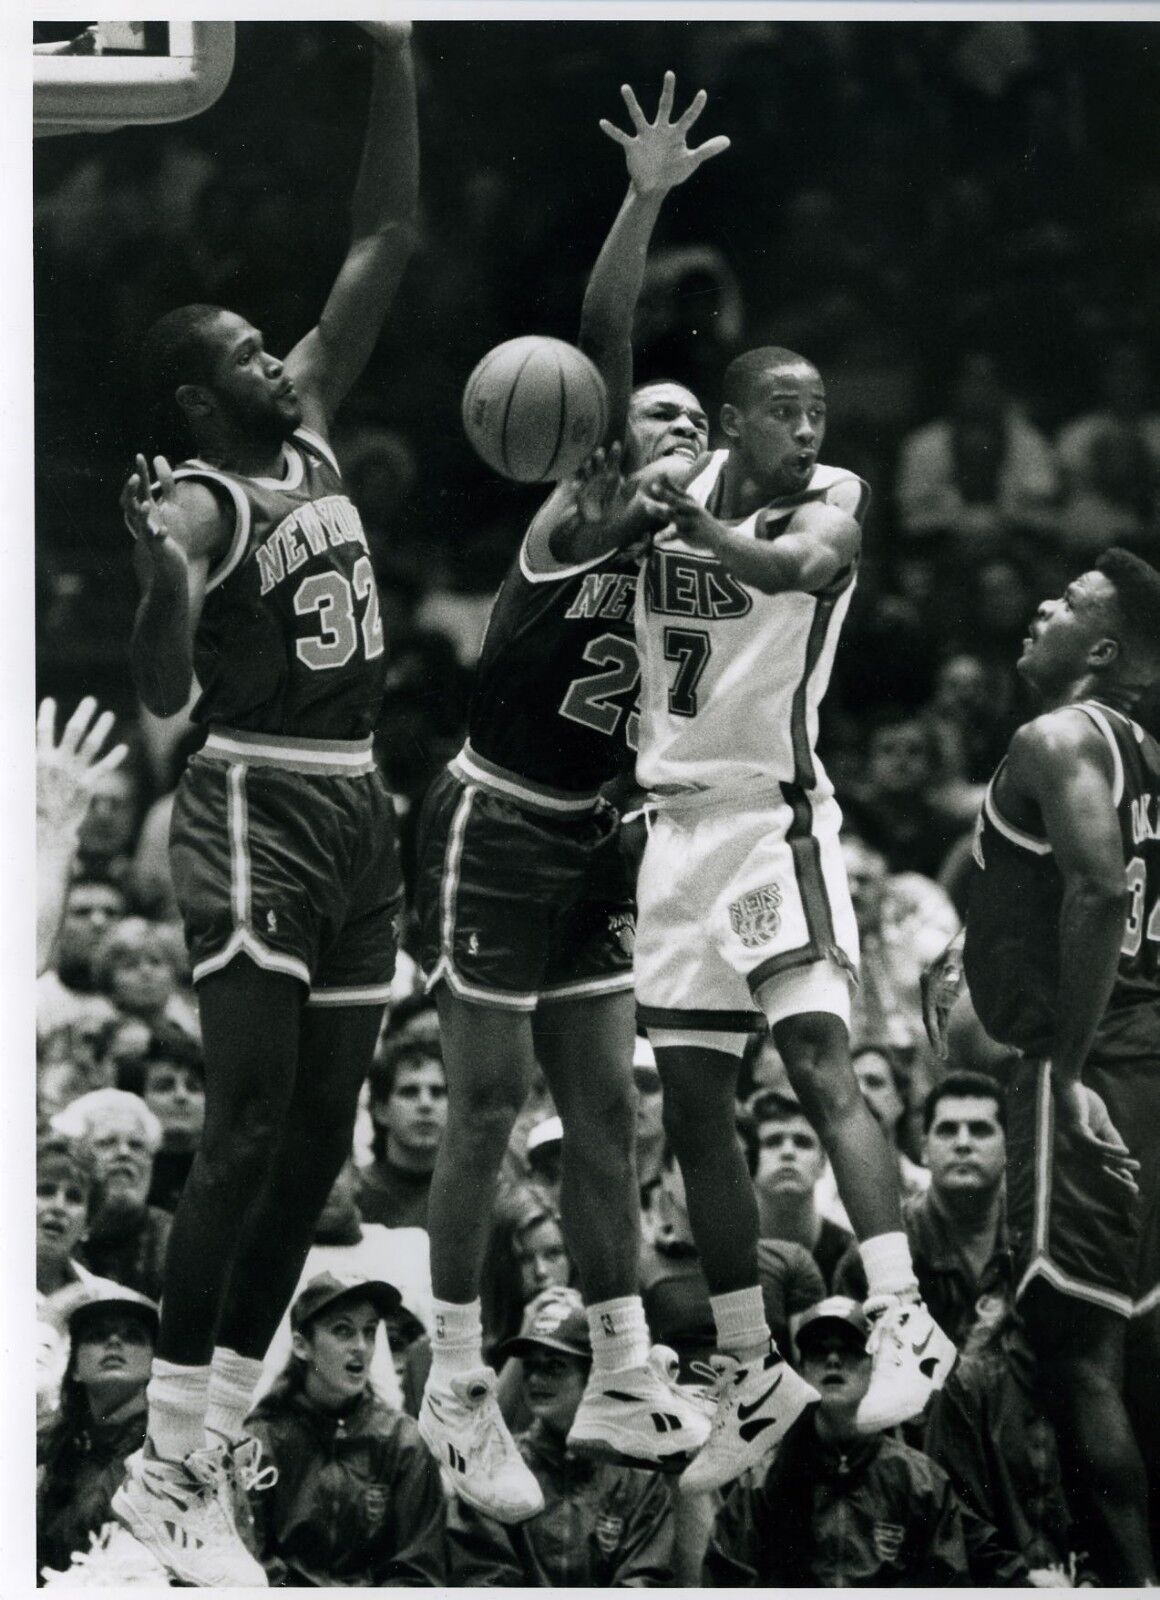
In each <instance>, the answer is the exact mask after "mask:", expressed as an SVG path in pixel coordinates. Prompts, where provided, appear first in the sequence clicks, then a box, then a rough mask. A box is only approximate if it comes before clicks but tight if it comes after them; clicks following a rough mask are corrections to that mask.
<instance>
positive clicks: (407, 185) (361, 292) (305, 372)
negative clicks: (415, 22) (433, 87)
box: [286, 22, 419, 430]
mask: <svg viewBox="0 0 1160 1600" xmlns="http://www.w3.org/2000/svg"><path fill="white" fill-rule="evenodd" d="M359 26H360V27H361V28H362V29H363V30H364V32H366V33H368V34H369V35H370V37H371V38H372V40H373V41H374V67H373V76H372V81H371V98H370V108H369V111H368V113H367V128H366V137H365V139H364V141H363V152H362V161H361V164H360V166H359V172H358V178H357V180H356V182H355V190H354V199H353V201H352V204H351V241H350V248H349V249H348V251H347V254H346V259H345V261H344V262H343V264H342V266H341V267H340V269H339V273H338V277H337V279H336V280H335V284H334V287H333V289H332V290H331V291H330V295H329V296H328V298H327V301H326V305H325V306H324V307H323V311H322V316H321V318H320V319H319V323H318V326H317V327H316V328H313V329H311V331H310V332H309V333H308V334H307V335H306V337H305V338H304V339H302V340H300V342H299V343H298V344H296V345H295V346H294V349H293V350H291V352H290V354H289V355H288V356H287V358H286V370H287V373H288V374H289V376H290V378H291V379H292V380H293V382H294V385H295V387H296V389H297V390H298V393H299V394H300V395H301V397H302V401H303V411H304V417H305V420H306V422H307V423H308V424H309V426H311V427H313V428H319V429H323V430H325V428H326V426H327V425H328V423H329V421H330V419H331V418H332V417H333V415H334V413H335V411H336V410H337V409H338V407H339V405H340V404H341V403H342V401H343V399H344V398H345V396H346V395H347V393H348V392H349V391H350V389H351V387H352V386H353V384H354V383H355V380H356V379H357V378H358V376H359V374H360V373H361V372H362V370H363V368H364V367H365V366H366V364H367V361H368V359H369V358H370V354H371V351H372V350H373V349H374V347H375V344H376V342H377V340H378V337H379V333H380V331H381V329H382V325H383V319H384V318H385V316H386V314H387V311H388V309H389V307H390V305H391V301H392V300H393V299H394V296H395V291H396V289H397V288H398V286H399V280H400V279H401V278H402V276H403V270H404V268H405V267H406V265H407V262H408V261H409V259H410V256H411V252H412V250H413V248H414V244H415V215H416V211H417V208H418V203H419V128H418V117H417V112H416V104H415V74H414V68H413V65H412V61H411V44H410V36H411V25H410V23H408V22H363V23H360V24H359Z"/></svg>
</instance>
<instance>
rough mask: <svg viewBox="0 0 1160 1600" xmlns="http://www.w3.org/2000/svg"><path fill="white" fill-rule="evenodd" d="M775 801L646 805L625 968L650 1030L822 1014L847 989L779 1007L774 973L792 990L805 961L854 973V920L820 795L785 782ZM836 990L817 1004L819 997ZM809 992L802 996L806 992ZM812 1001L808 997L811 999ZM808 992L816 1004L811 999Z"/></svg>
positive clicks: (834, 822)
mask: <svg viewBox="0 0 1160 1600" xmlns="http://www.w3.org/2000/svg"><path fill="white" fill-rule="evenodd" d="M782 795H783V799H782V801H781V803H780V804H779V803H778V801H777V799H776V796H775V795H771V796H768V797H763V798H762V801H761V802H760V804H759V805H758V804H755V803H754V802H753V801H746V802H741V803H734V804H728V805H725V804H723V805H701V806H699V807H698V808H696V809H693V808H690V809H688V810H677V809H672V810H662V811H657V812H655V813H653V815H652V817H651V821H650V828H649V835H648V843H647V844H646V846H645V851H644V859H643V861H642V863H641V869H640V877H639V879H638V881H637V926H636V953H635V958H634V974H635V986H636V997H637V1003H638V1006H639V1008H640V1013H641V1020H642V1021H643V1022H644V1024H645V1026H646V1027H648V1028H650V1029H654V1030H656V1029H665V1030H674V1029H680V1030H688V1029H696V1030H708V1031H713V1032H720V1033H722V1034H727V1033H733V1034H736V1033H744V1032H747V1031H751V1030H752V1029H753V1028H754V1026H755V1025H756V1024H757V1022H758V1020H759V1018H760V1016H761V1008H760V1007H759V1006H758V1005H757V1003H756V1001H755V1000H754V998H753V997H754V994H755V993H756V992H757V991H758V990H759V989H762V990H764V993H765V997H766V999H767V1002H771V1004H770V1010H771V1012H772V1014H773V1015H775V1016H776V1015H778V1014H779V1013H780V1015H782V1016H788V1015H792V1014H794V1012H796V1011H799V1010H802V1009H805V1010H827V1011H829V1010H832V1011H834V1012H835V1013H836V1014H839V1015H841V1014H842V1012H843V1011H844V1012H845V1017H844V1020H846V1021H847V1022H848V1020H849V1008H848V1000H849V993H848V989H847V992H846V995H845V1002H844V1003H842V1000H841V996H840V991H841V985H840V984H839V985H837V986H835V985H833V984H832V983H831V984H830V985H829V986H828V987H827V985H824V984H814V985H812V986H809V987H810V996H807V997H806V998H807V999H808V1000H809V1003H805V1001H803V1003H802V1004H793V1005H792V1006H791V1007H788V1008H787V1007H782V1006H781V1005H779V1004H778V980H779V979H781V980H782V981H783V984H784V986H785V987H786V988H787V990H790V991H801V992H802V994H803V995H804V994H805V991H804V990H802V981H803V979H804V978H805V977H806V973H807V970H808V969H811V968H818V967H819V965H820V966H821V968H822V970H823V972H824V971H825V969H827V968H830V969H833V970H836V971H838V972H844V973H847V974H849V977H850V979H851V980H852V981H853V980H854V979H855V977H856V974H857V970H858V925H857V923H856V922H855V920H854V907H853V905H852V903H851V901H850V889H849V885H848V883H847V881H846V867H845V862H844V861H843V858H842V849H841V845H840V844H839V840H838V830H839V828H840V826H841V821H842V813H841V811H840V809H839V807H838V804H837V802H836V801H835V800H834V799H832V798H829V797H827V798H818V797H817V796H816V795H812V794H810V793H809V792H808V791H806V790H803V789H799V788H796V787H794V786H791V785H788V784H787V785H783V786H782ZM827 992H828V993H829V994H830V995H831V996H833V995H835V992H836V993H837V995H838V998H835V999H833V1000H832V1001H831V1003H826V999H825V996H826V993H827ZM811 996H812V998H811ZM819 997H820V998H819ZM815 1000H817V1002H818V1003H814V1001H815Z"/></svg>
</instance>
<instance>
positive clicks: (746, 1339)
mask: <svg viewBox="0 0 1160 1600" xmlns="http://www.w3.org/2000/svg"><path fill="white" fill-rule="evenodd" d="M709 1304H710V1306H711V1307H712V1309H713V1322H714V1324H715V1325H716V1328H717V1348H718V1350H722V1351H724V1352H725V1354H726V1355H730V1356H736V1357H737V1358H738V1360H740V1361H742V1362H745V1361H751V1360H752V1359H753V1358H754V1357H755V1356H764V1355H768V1354H769V1351H770V1349H771V1348H772V1345H773V1335H772V1334H771V1333H770V1331H769V1323H768V1322H766V1320H765V1301H764V1300H763V1299H762V1298H761V1290H760V1289H759V1288H758V1286H757V1285H756V1284H754V1286H753V1288H751V1289H733V1290H731V1291H730V1293H729V1294H711V1295H710V1296H709Z"/></svg>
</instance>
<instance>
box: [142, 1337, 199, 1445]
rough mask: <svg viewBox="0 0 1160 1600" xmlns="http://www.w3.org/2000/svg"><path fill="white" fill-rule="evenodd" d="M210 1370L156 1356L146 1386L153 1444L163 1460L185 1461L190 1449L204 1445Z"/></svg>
mask: <svg viewBox="0 0 1160 1600" xmlns="http://www.w3.org/2000/svg"><path fill="white" fill-rule="evenodd" d="M209 1374H210V1369H209V1367H208V1366H205V1367H183V1366H180V1365H179V1364H178V1363H177V1362H176V1361H162V1360H160V1359H159V1358H158V1357H157V1356H154V1358H153V1369H152V1375H151V1377H150V1379H149V1385H148V1387H147V1388H146V1390H145V1396H146V1399H147V1400H148V1402H149V1426H148V1429H147V1432H148V1437H149V1442H150V1444H152V1446H153V1448H154V1450H155V1451H156V1452H157V1454H158V1455H159V1456H160V1457H161V1458H162V1460H163V1461H184V1460H185V1458H186V1456H187V1455H189V1454H190V1452H191V1451H193V1450H203V1449H204V1448H205V1413H206V1407H207V1406H208V1404H209Z"/></svg>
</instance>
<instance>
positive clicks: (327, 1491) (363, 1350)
mask: <svg viewBox="0 0 1160 1600" xmlns="http://www.w3.org/2000/svg"><path fill="white" fill-rule="evenodd" d="M399 1305H400V1296H399V1292H398V1290H397V1289H394V1288H392V1286H391V1285H390V1284H387V1283H383V1282H380V1281H376V1280H364V1281H362V1282H359V1281H352V1280H350V1279H346V1280H344V1279H340V1278H337V1277H335V1276H334V1275H333V1274H331V1273H320V1274H319V1275H318V1276H317V1277H315V1278H312V1279H311V1280H310V1282H309V1283H308V1284H307V1285H306V1287H305V1289H303V1290H302V1292H301V1293H300V1294H299V1295H298V1297H297V1299H296V1300H295V1301H294V1304H293V1306H292V1307H291V1309H290V1325H291V1328H292V1330H293V1331H292V1341H291V1353H290V1358H289V1360H288V1362H287V1364H286V1366H285V1368H284V1370H283V1372H282V1374H281V1376H280V1377H279V1378H278V1380H277V1382H276V1383H275V1384H274V1386H273V1388H272V1389H271V1390H270V1391H269V1393H268V1394H266V1395H265V1396H264V1397H263V1399H262V1400H261V1401H259V1403H258V1406H257V1408H256V1410H255V1411H254V1412H253V1413H252V1414H251V1416H250V1418H249V1421H248V1423H247V1429H248V1431H249V1433H250V1434H252V1435H253V1437H254V1438H256V1439H257V1440H258V1441H259V1442H260V1444H261V1447H262V1451H263V1456H264V1459H265V1460H266V1461H267V1462H269V1463H270V1464H271V1465H272V1466H273V1467H274V1468H275V1469H276V1472H277V1480H276V1482H275V1483H274V1484H273V1486H270V1483H269V1478H268V1477H267V1476H266V1475H265V1474H264V1473H259V1474H258V1475H257V1477H256V1478H255V1480H254V1482H253V1484H252V1485H251V1488H252V1491H253V1501H252V1505H253V1513H254V1534H255V1538H256V1541H257V1551H258V1557H259V1559H260V1560H261V1562H262V1564H263V1566H264V1567H265V1568H266V1571H267V1574H268V1575H269V1580H270V1583H271V1585H272V1586H275V1585H277V1586H281V1587H287V1588H308V1589H315V1588H328V1587H331V1586H335V1587H342V1588H347V1587H355V1588H428V1587H430V1588H436V1587H439V1586H441V1585H442V1584H444V1583H445V1582H446V1562H445V1551H444V1504H443V1492H442V1488H441V1485H440V1480H439V1468H438V1467H437V1466H436V1464H435V1461H434V1460H433V1459H432V1457H431V1456H430V1455H429V1454H428V1452H427V1447H426V1446H425V1445H424V1444H423V1441H422V1440H421V1439H420V1437H419V1431H418V1429H417V1427H416V1426H415V1424H414V1422H412V1420H411V1418H410V1417H408V1416H405V1415H404V1414H403V1413H402V1412H400V1411H393V1410H391V1409H390V1407H388V1406H387V1405H386V1404H385V1403H384V1402H383V1401H382V1400H381V1399H380V1398H379V1396H378V1394H376V1392H375V1390H374V1388H373V1387H372V1385H371V1378H370V1373H371V1357H372V1354H373V1352H374V1347H375V1335H376V1333H377V1331H378V1326H379V1322H380V1320H381V1319H382V1318H383V1317H386V1316H390V1315H392V1314H393V1313H394V1312H396V1311H397V1310H398V1308H399Z"/></svg>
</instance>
